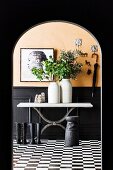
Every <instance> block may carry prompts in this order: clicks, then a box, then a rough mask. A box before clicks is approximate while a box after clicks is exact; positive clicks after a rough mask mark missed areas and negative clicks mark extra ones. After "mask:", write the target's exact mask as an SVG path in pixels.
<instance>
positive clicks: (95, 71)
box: [91, 45, 99, 97]
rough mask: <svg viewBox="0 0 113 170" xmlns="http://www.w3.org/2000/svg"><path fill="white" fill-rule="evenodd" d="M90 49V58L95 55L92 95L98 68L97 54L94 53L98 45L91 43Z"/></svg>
mask: <svg viewBox="0 0 113 170" xmlns="http://www.w3.org/2000/svg"><path fill="white" fill-rule="evenodd" d="M91 51H92V52H93V54H92V58H93V57H96V62H95V64H94V73H93V81H92V97H94V92H95V85H96V80H97V69H98V66H99V64H98V54H97V53H96V52H97V51H98V46H97V45H92V46H91Z"/></svg>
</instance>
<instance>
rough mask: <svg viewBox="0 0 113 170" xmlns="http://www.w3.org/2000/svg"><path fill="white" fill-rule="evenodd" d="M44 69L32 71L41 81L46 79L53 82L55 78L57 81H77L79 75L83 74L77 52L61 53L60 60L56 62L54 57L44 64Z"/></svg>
mask: <svg viewBox="0 0 113 170" xmlns="http://www.w3.org/2000/svg"><path fill="white" fill-rule="evenodd" d="M42 64H43V69H37V68H33V69H32V74H34V75H35V76H36V77H37V79H39V80H40V81H41V80H43V79H44V78H47V79H49V80H51V78H52V76H54V77H55V78H56V79H57V80H59V81H60V80H62V79H63V78H68V79H70V78H72V79H76V77H77V75H78V74H79V73H80V72H81V67H82V63H78V62H77V56H76V53H75V51H64V50H62V51H61V53H60V57H59V59H58V60H56V61H55V60H54V59H53V58H52V56H50V57H49V59H47V60H45V61H43V62H42Z"/></svg>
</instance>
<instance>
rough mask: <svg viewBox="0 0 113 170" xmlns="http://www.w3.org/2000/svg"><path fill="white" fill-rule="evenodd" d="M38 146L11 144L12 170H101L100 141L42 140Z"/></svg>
mask: <svg viewBox="0 0 113 170" xmlns="http://www.w3.org/2000/svg"><path fill="white" fill-rule="evenodd" d="M41 142H42V143H41V144H39V145H36V144H35V145H34V144H32V145H31V144H26V145H23V144H17V143H16V141H14V142H13V170H59V169H60V170H64V169H65V170H101V141H98V140H88V141H82V140H80V141H79V146H73V147H65V143H64V140H42V141H41Z"/></svg>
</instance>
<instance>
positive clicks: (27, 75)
mask: <svg viewBox="0 0 113 170" xmlns="http://www.w3.org/2000/svg"><path fill="white" fill-rule="evenodd" d="M49 56H52V57H54V48H20V81H21V82H26V81H28V82H37V81H40V80H38V79H37V78H36V76H35V75H33V74H32V71H31V70H32V68H33V67H36V68H43V64H42V61H44V60H46V59H48V58H49ZM42 81H49V80H48V79H43V80H42Z"/></svg>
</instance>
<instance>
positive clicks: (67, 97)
mask: <svg viewBox="0 0 113 170" xmlns="http://www.w3.org/2000/svg"><path fill="white" fill-rule="evenodd" d="M60 87H61V88H60V89H61V102H62V103H72V85H71V82H70V79H62V81H61V82H60Z"/></svg>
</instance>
